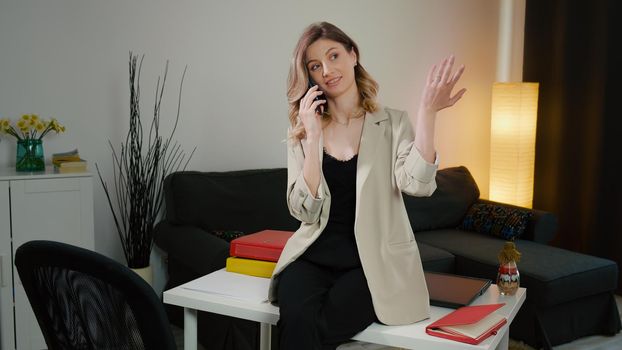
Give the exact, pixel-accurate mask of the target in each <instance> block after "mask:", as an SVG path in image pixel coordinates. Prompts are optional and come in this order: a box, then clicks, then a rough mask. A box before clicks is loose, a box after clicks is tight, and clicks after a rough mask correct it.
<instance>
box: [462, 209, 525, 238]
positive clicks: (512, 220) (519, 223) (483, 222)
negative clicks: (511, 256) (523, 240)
mask: <svg viewBox="0 0 622 350" xmlns="http://www.w3.org/2000/svg"><path fill="white" fill-rule="evenodd" d="M531 215H532V213H531V211H529V210H525V209H519V208H510V207H504V206H500V205H494V204H487V203H476V204H474V205H473V206H471V208H470V209H469V211H468V212H467V214H466V216H465V217H464V219H463V220H462V224H460V226H459V227H458V228H459V229H461V230H466V231H474V232H479V233H487V234H491V235H493V236H497V237H500V238H503V239H506V240H514V239H516V238H519V237H520V235H522V234H523V232H524V231H525V228H526V227H527V222H528V221H529V219H530V218H531Z"/></svg>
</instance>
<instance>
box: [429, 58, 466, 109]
mask: <svg viewBox="0 0 622 350" xmlns="http://www.w3.org/2000/svg"><path fill="white" fill-rule="evenodd" d="M453 66H454V56H453V55H451V56H449V57H447V58H445V59H444V60H443V61H442V62H441V63H440V64H438V65H437V64H435V65H434V66H432V68H431V69H430V71H429V72H428V78H427V79H426V82H425V87H424V89H423V98H422V100H421V106H420V108H423V110H424V111H425V112H432V113H434V112H437V111H440V110H441V109H443V108H447V107H451V106H453V105H454V104H455V103H456V102H458V100H460V98H462V95H464V93H465V92H466V89H464V88H463V89H460V91H458V92H457V93H456V94H455V95H453V96H451V91H452V90H453V88H454V86H455V85H456V83H457V82H458V80H460V77H461V76H462V73H463V72H464V65H462V66H460V68H458V70H456V71H455V72H452V70H453Z"/></svg>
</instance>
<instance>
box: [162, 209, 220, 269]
mask: <svg viewBox="0 0 622 350" xmlns="http://www.w3.org/2000/svg"><path fill="white" fill-rule="evenodd" d="M153 235H154V240H155V244H156V245H157V246H158V247H160V248H161V249H162V250H164V251H165V252H166V253H168V254H169V256H172V257H175V259H176V260H178V261H180V262H182V263H183V264H184V265H186V266H188V267H190V268H191V269H192V270H193V272H195V273H196V275H199V276H203V275H206V274H208V273H211V272H214V271H216V270H219V269H221V268H223V267H225V263H226V260H227V257H228V256H229V243H228V242H227V241H225V240H223V239H221V238H218V237H216V236H214V235H212V234H209V233H208V232H206V231H204V230H202V229H200V228H198V227H196V226H185V225H181V226H180V225H173V224H171V223H169V222H168V221H167V220H164V221H160V222H159V223H158V224H157V225H156V226H155V227H154V233H153Z"/></svg>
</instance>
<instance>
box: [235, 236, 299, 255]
mask: <svg viewBox="0 0 622 350" xmlns="http://www.w3.org/2000/svg"><path fill="white" fill-rule="evenodd" d="M293 234H294V233H293V232H291V231H277V230H263V231H259V232H256V233H251V234H249V235H246V236H242V237H238V238H236V239H234V240H232V241H231V245H230V248H229V255H231V256H235V257H238V258H247V259H256V260H265V261H278V260H279V256H281V252H282V251H283V248H284V247H285V243H287V240H288V239H289V238H290V237H291V236H292V235H293Z"/></svg>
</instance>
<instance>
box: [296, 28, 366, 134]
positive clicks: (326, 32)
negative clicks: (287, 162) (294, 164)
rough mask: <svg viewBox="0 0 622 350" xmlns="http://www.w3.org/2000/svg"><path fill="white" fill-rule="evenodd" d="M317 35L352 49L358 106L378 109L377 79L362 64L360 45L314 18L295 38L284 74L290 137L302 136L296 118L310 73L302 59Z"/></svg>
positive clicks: (327, 115) (307, 88)
mask: <svg viewBox="0 0 622 350" xmlns="http://www.w3.org/2000/svg"><path fill="white" fill-rule="evenodd" d="M319 39H329V40H332V41H336V42H338V43H340V44H342V45H343V47H344V48H345V49H346V50H347V51H348V52H351V51H352V50H354V52H355V53H356V57H357V59H358V64H357V65H356V66H355V67H354V77H355V80H356V85H357V87H358V91H359V95H360V97H361V108H363V109H364V110H365V111H366V112H369V113H373V112H375V111H376V110H377V109H378V103H377V102H376V96H377V95H378V83H377V82H376V81H375V80H374V79H373V78H372V77H371V75H370V74H369V73H367V71H366V70H365V68H363V65H361V54H360V53H359V48H358V46H357V45H356V43H355V42H354V40H352V39H351V38H350V37H349V36H348V35H347V34H346V33H344V32H343V31H342V30H341V29H339V28H337V27H336V26H335V25H333V24H330V23H328V22H316V23H313V24H311V25H310V26H308V27H307V28H306V29H305V31H304V32H303V33H302V35H301V36H300V39H298V44H296V48H295V49H294V53H293V55H292V60H291V62H290V66H289V74H288V77H287V102H288V104H289V111H288V112H289V122H290V124H291V132H290V135H289V137H290V139H291V138H293V139H295V140H301V139H303V138H305V136H306V135H305V130H304V126H303V125H302V122H300V120H299V118H298V109H299V108H300V100H301V99H302V97H303V96H304V95H305V94H306V93H307V91H308V90H309V75H308V71H307V65H306V62H305V55H306V52H307V48H308V47H309V46H310V45H311V44H313V43H314V42H316V41H317V40H319ZM329 120H330V114H328V112H327V113H324V115H322V121H323V125H324V126H325V125H326V124H327V122H328V121H329Z"/></svg>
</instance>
